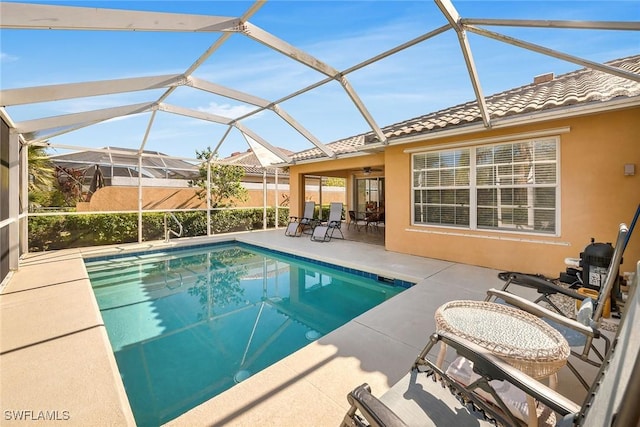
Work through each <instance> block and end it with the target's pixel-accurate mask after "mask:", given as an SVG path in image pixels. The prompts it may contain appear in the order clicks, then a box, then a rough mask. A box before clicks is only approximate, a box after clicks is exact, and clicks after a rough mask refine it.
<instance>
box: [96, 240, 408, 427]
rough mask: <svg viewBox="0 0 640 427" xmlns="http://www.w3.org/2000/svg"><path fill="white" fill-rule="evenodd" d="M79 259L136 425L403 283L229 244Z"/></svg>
mask: <svg viewBox="0 0 640 427" xmlns="http://www.w3.org/2000/svg"><path fill="white" fill-rule="evenodd" d="M85 263H86V266H87V270H88V272H89V277H90V279H91V283H92V286H93V289H94V292H95V295H96V298H97V301H98V305H99V306H100V311H101V313H102V318H103V319H104V322H105V325H106V328H107V332H108V334H109V339H110V341H111V345H112V347H113V350H114V353H115V357H116V361H117V363H118V368H119V370H120V374H121V376H122V380H123V382H124V386H125V389H126V391H127V395H128V397H129V402H130V403H131V406H132V408H133V412H134V416H135V418H136V422H137V424H138V425H140V426H156V425H160V424H162V423H165V422H167V421H169V420H171V419H173V418H175V417H177V416H179V415H181V414H182V413H184V412H186V411H187V410H189V409H191V408H193V407H195V406H197V405H199V404H200V403H202V402H204V401H206V400H208V399H210V398H212V397H213V396H216V395H217V394H219V393H222V392H223V391H225V390H227V389H229V388H230V387H233V386H234V385H235V384H236V383H237V382H239V381H242V380H244V379H246V378H248V377H249V376H250V375H252V374H254V373H256V372H258V371H260V370H262V369H264V368H266V367H268V366H269V365H271V364H273V363H275V362H276V361H278V360H280V359H282V358H283V357H285V356H287V355H289V354H291V353H293V352H294V351H296V350H298V349H300V348H302V347H303V346H305V345H306V344H308V343H310V342H312V341H314V340H316V339H318V338H319V337H321V336H322V335H324V334H327V333H328V332H330V331H332V330H334V329H336V328H338V327H339V326H341V325H343V324H345V323H346V322H348V321H349V320H351V319H353V318H354V317H356V316H358V315H359V314H361V313H363V312H365V311H367V310H368V309H370V308H372V307H374V306H376V305H378V304H380V303H381V302H383V301H385V300H387V299H389V298H391V297H392V296H394V295H396V294H398V293H399V292H401V291H402V290H404V289H405V287H403V286H397V285H395V286H394V285H393V284H388V283H383V282H381V278H377V276H375V275H371V274H366V273H362V272H357V273H358V274H353V273H352V272H347V271H343V270H344V269H336V268H332V267H330V266H327V265H320V264H318V263H314V262H311V261H309V260H304V259H300V258H299V257H296V258H293V257H289V256H286V255H285V254H281V253H277V252H273V251H267V250H264V249H260V248H257V247H253V246H249V245H239V244H218V245H212V246H205V247H198V248H191V249H183V250H173V251H170V252H150V253H139V254H133V255H129V256H126V257H122V256H121V257H118V258H111V259H93V260H91V259H87V260H85ZM363 276H370V277H363ZM401 285H404V286H408V285H409V284H407V283H401Z"/></svg>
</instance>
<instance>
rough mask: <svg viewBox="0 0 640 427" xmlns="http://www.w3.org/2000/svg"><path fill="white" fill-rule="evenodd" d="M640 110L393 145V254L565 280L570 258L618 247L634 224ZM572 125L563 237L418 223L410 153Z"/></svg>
mask: <svg viewBox="0 0 640 427" xmlns="http://www.w3.org/2000/svg"><path fill="white" fill-rule="evenodd" d="M638 117H640V108H633V109H627V110H623V111H619V112H609V113H601V114H595V115H590V116H584V117H579V118H571V119H564V120H555V121H549V122H545V123H539V124H533V125H526V126H518V127H517V128H516V127H514V128H509V129H502V130H494V131H488V132H487V131H485V132H482V133H478V134H470V135H464V136H463V137H457V138H456V137H449V138H443V139H439V140H433V141H428V142H422V143H415V144H410V145H409V144H408V145H399V146H392V147H389V148H388V149H387V150H386V152H385V155H386V158H385V175H386V177H387V180H386V184H387V188H386V190H387V191H386V201H387V214H386V227H387V234H386V248H387V249H388V250H391V251H397V252H402V253H408V254H414V255H420V256H425V257H431V258H438V259H444V260H450V261H455V262H462V263H467V264H473V265H479V266H485V267H490V268H496V269H501V270H509V271H522V272H529V273H541V274H545V275H547V276H549V277H557V276H558V274H559V272H560V271H564V270H565V268H566V266H565V264H564V259H565V258H567V257H571V258H577V257H579V255H580V252H582V251H583V250H584V248H585V247H586V246H587V245H588V244H589V243H590V239H591V237H593V238H595V241H596V242H612V243H614V244H615V239H616V235H617V228H618V225H619V224H620V223H621V222H624V223H626V224H627V225H629V224H630V222H631V219H632V218H633V214H634V212H635V210H636V207H637V206H638V203H640V174H636V175H634V176H625V175H624V173H623V172H624V165H625V164H626V163H634V164H636V165H638V164H640V120H638ZM562 127H569V128H570V131H569V132H567V133H563V134H561V135H560V167H561V170H560V200H561V201H560V216H559V218H560V232H559V236H557V237H555V236H548V235H540V234H531V233H528V234H525V233H523V234H518V233H513V232H509V233H506V232H492V231H487V230H483V231H473V230H468V229H459V230H458V229H452V228H444V227H433V226H417V225H413V226H412V225H411V209H412V208H411V173H410V171H411V154H410V153H405V152H404V150H406V149H410V148H416V147H424V146H434V145H441V144H450V143H457V142H462V141H464V140H473V139H476V138H488V137H494V136H496V137H497V136H504V135H510V134H518V133H524V132H534V131H542V130H547V129H555V128H562ZM639 235H640V230H636V231H635V233H634V235H633V236H632V237H633V239H632V240H631V241H630V242H629V245H628V246H627V250H626V253H625V256H624V259H625V260H626V261H627V263H626V265H624V266H623V269H622V271H633V265H634V264H635V262H636V261H637V260H638V259H640V237H639Z"/></svg>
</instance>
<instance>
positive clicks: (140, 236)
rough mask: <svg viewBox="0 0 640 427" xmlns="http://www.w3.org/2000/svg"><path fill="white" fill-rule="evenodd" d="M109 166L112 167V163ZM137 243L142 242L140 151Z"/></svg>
mask: <svg viewBox="0 0 640 427" xmlns="http://www.w3.org/2000/svg"><path fill="white" fill-rule="evenodd" d="M111 166H112V168H113V163H112V164H111ZM111 177H113V175H111ZM138 243H142V153H140V152H139V153H138Z"/></svg>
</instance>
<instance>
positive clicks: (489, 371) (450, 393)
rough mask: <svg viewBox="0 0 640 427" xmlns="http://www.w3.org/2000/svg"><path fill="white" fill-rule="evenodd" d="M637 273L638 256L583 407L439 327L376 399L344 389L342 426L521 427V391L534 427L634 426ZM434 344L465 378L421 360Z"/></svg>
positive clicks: (639, 319) (638, 365) (639, 312)
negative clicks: (460, 360)
mask: <svg viewBox="0 0 640 427" xmlns="http://www.w3.org/2000/svg"><path fill="white" fill-rule="evenodd" d="M639 276H640V262H638V264H637V273H636V279H635V284H634V285H632V287H631V290H630V292H629V299H628V300H627V303H626V304H625V308H624V311H625V313H624V315H623V317H622V320H621V323H620V327H619V328H618V332H617V333H616V337H615V339H614V340H613V345H612V346H611V348H610V349H609V351H608V352H607V354H606V359H605V363H602V366H601V367H600V370H599V372H598V374H597V375H596V378H595V380H594V382H593V384H592V385H591V387H590V389H589V392H588V393H587V395H586V398H585V401H584V402H583V404H582V405H578V404H576V403H574V402H572V401H571V400H569V399H567V398H565V397H564V396H562V395H560V394H559V393H557V392H555V391H554V390H552V389H550V388H548V387H547V386H545V385H544V384H542V383H540V382H538V381H535V380H533V379H532V378H530V377H528V376H527V375H525V374H524V373H522V372H521V371H519V370H517V369H515V368H514V367H512V366H511V365H508V364H507V363H505V362H504V361H502V360H501V359H499V358H497V357H495V356H493V355H492V354H490V353H488V352H487V351H486V350H484V349H483V348H481V347H479V346H477V345H475V344H474V343H472V342H469V341H466V340H465V339H463V338H460V337H456V336H454V335H452V334H449V333H444V332H442V333H435V334H433V335H432V336H431V338H430V340H429V343H428V344H427V346H426V347H425V349H424V350H423V351H422V352H421V353H420V355H419V356H418V358H417V359H416V361H415V363H414V364H413V366H412V367H411V369H410V371H409V373H408V374H407V375H405V376H404V377H403V378H402V379H401V380H400V381H398V382H397V383H396V384H395V385H393V386H392V387H391V389H390V390H389V391H387V392H386V393H385V394H384V395H383V396H382V397H380V398H377V397H375V396H373V395H372V394H371V389H370V388H369V386H368V385H367V384H363V385H361V386H359V387H357V388H356V389H354V390H353V391H351V392H350V393H349V394H348V395H347V400H348V402H349V404H350V405H351V407H350V408H349V410H348V411H347V413H346V415H345V417H344V420H343V423H342V426H343V427H346V426H349V427H351V426H484V425H494V424H497V425H503V426H522V425H525V421H524V419H526V418H527V417H526V416H524V415H525V414H522V413H521V411H520V408H523V407H524V405H522V404H521V403H520V402H521V401H522V396H523V395H525V396H530V397H532V398H533V399H535V400H536V401H537V402H538V408H537V411H536V412H537V416H538V420H537V422H538V423H539V425H555V426H558V427H569V426H576V427H577V426H589V427H592V426H593V427H604V426H619V427H623V426H636V425H640V424H639V422H640V407H639V405H637V404H635V403H633V402H635V400H630V399H635V396H637V395H638V392H640V358H639V357H638V355H639V352H640V335H638V334H637V333H635V330H637V328H638V327H640V299H639V298H640V297H639V296H640V293H639V292H638V291H637V287H638V286H637V283H638V277H639ZM440 342H443V343H445V344H446V345H447V346H449V347H450V348H453V349H455V351H456V353H457V354H458V356H461V357H464V358H465V359H467V360H468V361H470V362H471V363H472V364H473V365H472V366H473V380H472V382H470V383H469V384H464V383H462V382H460V381H459V380H458V379H457V378H456V377H455V376H453V375H452V374H451V370H450V369H446V370H445V369H440V368H438V366H436V364H435V363H433V362H432V361H430V360H429V359H428V358H427V354H428V353H429V352H430V350H431V349H432V347H433V346H434V345H436V344H437V343H440ZM526 415H528V414H526ZM523 418H524V419H523Z"/></svg>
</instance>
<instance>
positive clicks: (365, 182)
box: [355, 177, 384, 212]
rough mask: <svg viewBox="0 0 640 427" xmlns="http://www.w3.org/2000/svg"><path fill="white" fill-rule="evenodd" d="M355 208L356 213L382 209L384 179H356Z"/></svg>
mask: <svg viewBox="0 0 640 427" xmlns="http://www.w3.org/2000/svg"><path fill="white" fill-rule="evenodd" d="M355 208H356V211H357V212H373V211H376V210H378V209H379V208H384V178H382V177H374V178H356V191H355Z"/></svg>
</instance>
